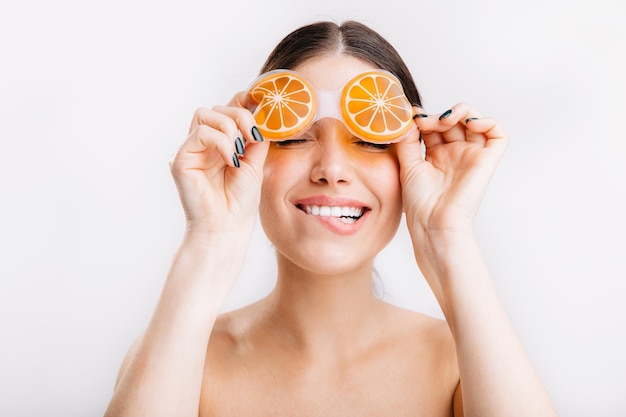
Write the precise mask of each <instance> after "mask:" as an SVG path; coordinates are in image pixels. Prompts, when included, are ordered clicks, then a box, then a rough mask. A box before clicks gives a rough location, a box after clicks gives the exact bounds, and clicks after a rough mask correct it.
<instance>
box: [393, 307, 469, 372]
mask: <svg viewBox="0 0 626 417" xmlns="http://www.w3.org/2000/svg"><path fill="white" fill-rule="evenodd" d="M387 311H388V315H389V323H390V324H389V327H390V329H391V333H390V334H391V337H392V338H393V339H394V342H395V343H397V344H398V345H400V346H402V352H403V353H404V355H406V356H407V357H419V358H428V359H427V361H426V362H427V363H429V364H431V365H432V366H434V367H437V368H438V369H439V371H438V372H444V373H446V374H447V375H448V376H449V378H450V379H451V381H454V380H456V379H458V365H457V360H456V346H455V343H454V338H453V337H452V333H451V332H450V327H449V326H448V323H447V322H446V321H445V320H442V319H438V318H435V317H432V316H429V315H426V314H423V313H419V312H415V311H411V310H406V309H403V308H400V307H396V306H392V305H388V306H387ZM422 365H423V363H422Z"/></svg>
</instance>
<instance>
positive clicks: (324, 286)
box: [268, 255, 383, 355]
mask: <svg viewBox="0 0 626 417" xmlns="http://www.w3.org/2000/svg"><path fill="white" fill-rule="evenodd" d="M372 276H373V261H372V262H370V263H368V264H366V265H362V266H361V267H359V268H356V269H353V270H351V271H349V272H345V273H341V274H332V275H331V274H316V273H313V272H310V271H306V270H303V269H302V268H299V267H298V266H296V265H294V264H293V263H291V262H289V261H288V260H287V259H285V258H284V257H282V256H281V255H278V279H277V283H276V287H275V289H274V291H273V292H272V293H271V294H270V295H269V297H268V301H269V303H270V305H271V310H272V312H273V314H274V315H275V317H276V318H277V320H276V323H278V324H279V325H280V327H281V331H283V332H286V336H288V337H289V339H291V340H292V341H293V343H294V344H295V345H296V346H298V347H299V348H302V349H304V350H308V351H311V353H314V354H317V353H319V354H325V353H328V354H331V355H337V354H338V353H341V352H346V353H347V352H350V351H351V350H353V349H354V348H358V347H359V346H364V345H367V344H368V342H370V341H371V340H372V338H373V335H375V334H376V332H375V331H373V328H372V326H373V324H375V323H377V322H376V321H375V320H377V319H380V318H381V307H382V305H383V303H382V302H381V301H380V300H378V299H377V298H376V297H375V296H374V292H373V289H372Z"/></svg>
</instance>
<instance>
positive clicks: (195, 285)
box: [105, 94, 267, 417]
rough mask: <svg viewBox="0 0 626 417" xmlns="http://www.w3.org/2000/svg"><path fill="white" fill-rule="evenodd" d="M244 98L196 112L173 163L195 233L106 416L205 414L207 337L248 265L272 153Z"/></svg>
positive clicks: (185, 241)
mask: <svg viewBox="0 0 626 417" xmlns="http://www.w3.org/2000/svg"><path fill="white" fill-rule="evenodd" d="M242 97H243V96H242V95H241V94H239V95H238V96H235V98H234V99H233V101H232V102H231V103H230V107H216V108H214V109H212V110H208V109H200V110H198V111H197V112H196V114H195V115H194V118H193V120H192V124H191V127H190V133H189V137H188V138H187V141H186V142H185V143H184V144H183V145H182V147H181V149H180V150H179V151H178V153H177V154H176V156H175V157H174V158H173V160H172V163H171V170H172V174H173V176H174V179H175V181H176V185H177V187H178V191H179V195H180V198H181V202H182V205H183V208H184V210H185V215H186V218H187V230H186V233H185V237H184V239H183V242H182V244H181V246H180V248H179V250H178V252H177V254H176V255H175V257H174V260H173V262H172V266H171V269H170V271H169V274H168V276H167V279H166V282H165V285H164V288H163V291H162V293H161V297H160V299H159V301H158V303H157V307H156V309H155V311H154V314H153V316H152V319H151V320H150V323H149V325H148V327H147V330H146V332H145V334H144V335H143V336H142V337H141V338H139V339H138V340H137V342H136V343H135V344H134V345H133V347H132V348H131V350H130V351H129V353H128V355H127V357H126V359H125V360H124V363H123V364H122V369H121V370H120V373H119V376H118V381H117V385H116V388H115V391H114V393H113V398H112V399H111V402H110V404H109V407H108V409H107V411H106V414H105V416H106V417H122V416H133V417H137V416H150V417H158V416H168V417H170V416H187V417H191V416H197V415H198V408H199V404H200V394H201V387H202V380H203V373H204V362H205V357H206V350H207V345H208V341H209V338H210V335H211V331H212V329H213V325H214V323H215V320H216V318H217V315H218V312H219V310H220V308H221V307H222V305H223V303H224V301H225V299H226V297H227V296H228V293H229V291H230V289H231V288H232V285H233V284H234V282H235V280H236V278H237V276H238V274H239V272H240V270H241V267H242V265H243V261H244V256H245V253H246V249H247V245H248V242H249V239H250V235H251V233H252V228H253V225H254V223H255V217H256V211H257V208H258V201H259V198H260V184H261V181H262V167H263V161H264V159H265V155H266V154H267V145H266V144H264V143H255V142H254V141H255V138H254V137H253V135H252V131H251V128H252V126H253V123H254V120H253V118H252V115H251V114H250V113H249V112H248V111H247V110H245V109H243V108H241V107H240V106H239V100H240V99H241V98H242ZM240 132H243V135H242V136H243V137H240V139H242V140H243V139H244V138H245V139H247V141H248V142H249V143H254V146H248V147H247V148H246V150H245V156H244V155H242V154H241V152H238V150H239V151H241V146H240V145H241V144H242V143H243V141H242V142H241V143H240V144H238V145H236V144H235V138H236V137H238V135H240ZM236 152H237V153H238V154H239V155H238V156H237V157H235V156H234V155H235V153H236ZM237 165H239V166H237Z"/></svg>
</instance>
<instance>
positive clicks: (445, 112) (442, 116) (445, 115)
mask: <svg viewBox="0 0 626 417" xmlns="http://www.w3.org/2000/svg"><path fill="white" fill-rule="evenodd" d="M451 114H452V109H449V110H446V111H444V112H443V113H442V114H441V116H439V120H441V119H445V118H446V117H448V116H450V115H451Z"/></svg>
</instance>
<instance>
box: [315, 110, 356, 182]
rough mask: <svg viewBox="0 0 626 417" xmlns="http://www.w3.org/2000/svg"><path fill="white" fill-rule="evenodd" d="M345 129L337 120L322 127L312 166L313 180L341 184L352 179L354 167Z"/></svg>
mask: <svg viewBox="0 0 626 417" xmlns="http://www.w3.org/2000/svg"><path fill="white" fill-rule="evenodd" d="M324 121H326V120H324ZM320 122H321V121H320ZM329 122H330V120H329ZM345 130H346V129H345V127H344V126H343V125H342V124H341V123H340V122H339V121H337V120H332V122H331V123H325V125H324V128H323V129H320V137H319V138H318V141H317V148H316V151H315V154H314V157H313V158H314V160H313V164H312V166H311V181H313V182H314V183H318V184H331V185H339V184H349V183H350V182H351V181H352V179H353V176H354V170H353V168H354V167H353V161H352V160H351V158H350V155H349V147H348V143H347V141H346V138H345V136H346V132H344V131H345Z"/></svg>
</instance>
